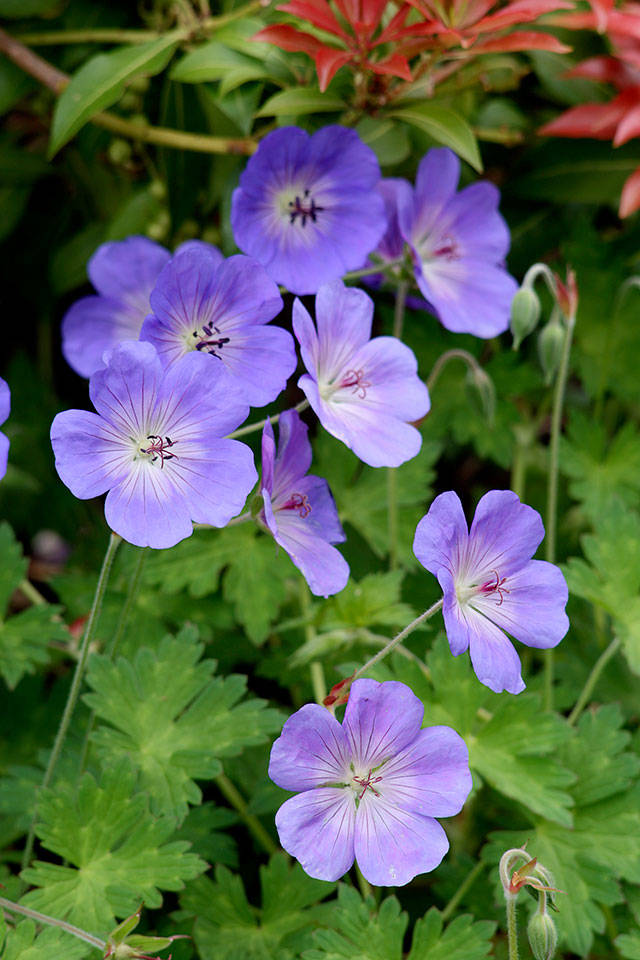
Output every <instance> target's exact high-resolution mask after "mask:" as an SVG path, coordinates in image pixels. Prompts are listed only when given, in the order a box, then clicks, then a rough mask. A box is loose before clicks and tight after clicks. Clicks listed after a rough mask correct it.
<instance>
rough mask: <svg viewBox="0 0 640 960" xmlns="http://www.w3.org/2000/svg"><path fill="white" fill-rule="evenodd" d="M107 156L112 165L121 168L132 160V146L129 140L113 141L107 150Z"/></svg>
mask: <svg viewBox="0 0 640 960" xmlns="http://www.w3.org/2000/svg"><path fill="white" fill-rule="evenodd" d="M107 156H108V157H109V160H110V161H111V163H113V164H114V165H115V166H117V167H120V166H122V165H123V164H125V163H129V161H130V160H131V144H130V143H129V141H128V140H122V139H121V138H120V137H116V138H115V139H114V140H112V141H111V143H110V144H109V147H108V149H107Z"/></svg>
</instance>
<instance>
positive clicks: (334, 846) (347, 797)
mask: <svg viewBox="0 0 640 960" xmlns="http://www.w3.org/2000/svg"><path fill="white" fill-rule="evenodd" d="M355 809H356V808H355V803H354V799H353V793H352V792H351V790H347V789H344V788H343V789H336V788H330V787H316V789H314V790H306V791H305V792H304V793H300V794H298V796H297V797H291V799H290V800H287V801H286V803H283V805H282V806H281V807H280V809H279V810H278V812H277V813H276V827H277V829H278V836H279V837H280V843H281V844H282V846H283V847H284V849H285V850H286V851H287V853H290V854H291V856H292V857H295V858H296V860H298V861H299V862H300V865H301V866H302V868H303V870H304V871H305V873H308V874H309V876H310V877H315V879H316V880H339V879H340V877H342V876H344V874H345V873H346V872H347V870H349V868H350V867H351V865H352V864H353V859H354V850H353V835H354V828H355Z"/></svg>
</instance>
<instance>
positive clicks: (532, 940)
mask: <svg viewBox="0 0 640 960" xmlns="http://www.w3.org/2000/svg"><path fill="white" fill-rule="evenodd" d="M527 936H528V937H529V946H530V947H531V952H532V953H533V955H534V957H535V960H551V958H552V957H553V955H554V953H555V952H556V946H557V945H558V932H557V930H556V925H555V923H554V922H553V919H552V918H551V917H550V916H549V914H548V913H547V912H546V911H544V912H543V913H540V911H538V910H536V912H535V913H534V914H533V915H532V917H531V919H530V920H529V925H528V927H527Z"/></svg>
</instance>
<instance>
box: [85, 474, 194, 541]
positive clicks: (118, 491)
mask: <svg viewBox="0 0 640 960" xmlns="http://www.w3.org/2000/svg"><path fill="white" fill-rule="evenodd" d="M104 513H105V517H106V520H107V523H108V524H109V526H110V527H111V529H112V530H113V531H115V533H118V534H119V535H120V536H121V537H122V538H123V539H124V540H127V541H128V542H129V543H133V544H135V545H136V546H137V547H154V548H156V549H162V548H165V547H173V546H175V544H176V543H178V542H179V541H180V540H184V539H185V538H186V537H190V536H191V534H192V533H193V525H192V523H191V517H190V516H189V510H188V508H187V504H186V502H185V499H184V496H183V495H182V493H181V491H180V490H179V489H178V488H177V486H176V483H175V481H174V479H173V475H172V472H171V471H169V470H160V469H156V467H155V465H154V464H151V463H149V462H138V463H136V464H132V467H131V469H130V470H129V472H128V474H127V476H126V478H125V479H124V481H123V482H122V483H119V484H118V485H117V486H115V487H112V488H111V490H110V491H109V493H108V494H107V499H106V501H105V505H104Z"/></svg>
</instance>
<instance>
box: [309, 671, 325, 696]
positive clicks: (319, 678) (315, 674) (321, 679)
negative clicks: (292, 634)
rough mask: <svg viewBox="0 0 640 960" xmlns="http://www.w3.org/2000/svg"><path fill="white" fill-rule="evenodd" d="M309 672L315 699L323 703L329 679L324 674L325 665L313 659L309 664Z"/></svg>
mask: <svg viewBox="0 0 640 960" xmlns="http://www.w3.org/2000/svg"><path fill="white" fill-rule="evenodd" d="M309 673H310V675H311V686H312V688H313V696H314V698H315V701H316V703H320V704H322V703H323V702H324V698H325V697H326V695H327V681H326V678H325V675H324V667H323V666H322V664H321V663H320V661H319V660H313V661H312V662H311V663H310V664H309Z"/></svg>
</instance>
